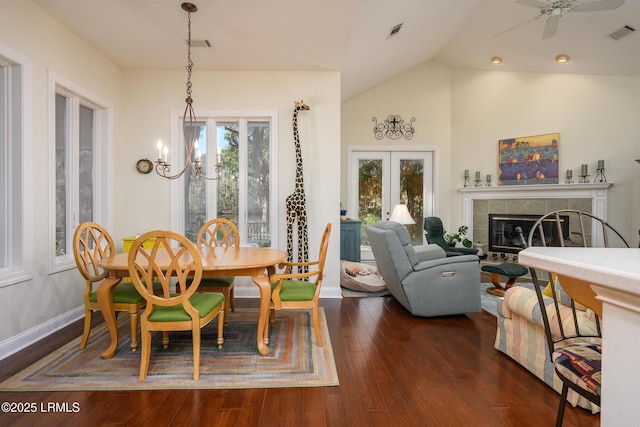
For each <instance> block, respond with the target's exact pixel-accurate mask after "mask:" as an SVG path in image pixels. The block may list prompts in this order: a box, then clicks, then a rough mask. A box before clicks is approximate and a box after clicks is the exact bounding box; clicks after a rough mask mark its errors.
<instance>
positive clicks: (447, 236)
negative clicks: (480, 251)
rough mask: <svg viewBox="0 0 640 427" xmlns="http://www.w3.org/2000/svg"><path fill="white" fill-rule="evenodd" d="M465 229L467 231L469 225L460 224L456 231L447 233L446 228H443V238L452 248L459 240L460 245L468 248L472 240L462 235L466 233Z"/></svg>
mask: <svg viewBox="0 0 640 427" xmlns="http://www.w3.org/2000/svg"><path fill="white" fill-rule="evenodd" d="M467 231H469V227H467V226H466V225H461V226H460V227H459V228H458V232H457V233H447V230H444V240H445V241H446V242H447V244H448V245H449V246H450V247H452V248H453V247H455V245H456V244H457V243H458V242H461V243H462V246H464V247H465V248H470V247H471V246H472V245H473V242H471V240H469V239H467V238H466V237H464V236H466V235H467Z"/></svg>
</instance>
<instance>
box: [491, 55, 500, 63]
mask: <svg viewBox="0 0 640 427" xmlns="http://www.w3.org/2000/svg"><path fill="white" fill-rule="evenodd" d="M491 63H492V64H502V58H500V57H499V56H494V57H493V58H491Z"/></svg>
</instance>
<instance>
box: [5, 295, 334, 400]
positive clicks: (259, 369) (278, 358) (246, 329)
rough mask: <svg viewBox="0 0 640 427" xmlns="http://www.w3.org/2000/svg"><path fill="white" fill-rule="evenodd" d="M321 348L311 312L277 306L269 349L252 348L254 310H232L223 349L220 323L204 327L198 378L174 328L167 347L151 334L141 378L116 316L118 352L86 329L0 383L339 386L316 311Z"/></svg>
mask: <svg viewBox="0 0 640 427" xmlns="http://www.w3.org/2000/svg"><path fill="white" fill-rule="evenodd" d="M320 310H321V311H320V315H321V332H322V340H323V343H324V347H319V346H318V345H317V343H316V339H315V334H314V333H313V327H312V326H311V317H310V313H307V312H305V311H284V310H283V311H278V312H276V322H275V325H274V326H273V327H271V328H270V330H269V342H270V344H269V348H270V349H271V353H270V354H269V355H268V356H266V357H263V356H260V355H259V354H258V350H257V348H256V328H257V322H258V311H257V309H237V310H236V311H235V312H231V315H230V322H229V324H228V325H226V326H225V329H224V346H223V348H222V349H218V348H217V346H216V337H217V321H216V320H214V321H212V322H211V323H210V324H209V325H207V326H206V327H205V328H204V329H203V330H202V343H201V352H200V379H199V380H198V381H194V380H193V347H192V341H191V332H171V333H170V334H169V339H170V343H169V348H168V349H166V350H165V349H163V348H162V343H161V340H162V335H161V333H154V334H153V342H152V348H151V358H150V365H149V374H148V376H147V379H146V380H145V381H144V382H139V381H138V374H139V371H140V353H139V352H135V353H133V352H131V349H130V339H129V332H128V329H129V317H128V316H126V315H121V316H119V319H118V327H119V337H120V340H119V342H118V352H117V353H116V355H115V357H113V358H112V359H109V360H104V359H102V358H101V357H100V353H101V352H102V351H104V349H105V348H106V347H107V340H108V333H107V328H106V326H105V325H104V324H102V325H99V326H98V327H96V328H94V330H92V331H91V336H90V337H89V343H88V344H87V347H86V348H85V349H84V350H80V349H79V348H78V346H79V343H80V338H77V339H75V340H73V341H72V342H70V343H68V344H66V345H65V346H63V347H62V348H60V349H58V350H56V351H55V352H53V353H51V354H50V355H48V356H47V357H45V358H44V359H42V360H40V361H39V362H37V363H35V364H33V365H32V366H30V367H29V368H27V369H25V370H24V371H22V372H20V373H19V374H17V375H15V376H13V377H11V378H9V379H8V380H6V381H5V382H3V383H1V384H0V390H17V391H28V390H34V391H35V390H38V391H49V390H51V391H57V390H152V389H185V388H186V389H189V388H191V389H196V388H198V389H236V388H271V387H320V386H335V385H338V375H337V372H336V366H335V361H334V359H333V350H332V348H331V341H330V339H329V334H328V332H327V324H326V319H325V315H324V310H322V308H321V309H320Z"/></svg>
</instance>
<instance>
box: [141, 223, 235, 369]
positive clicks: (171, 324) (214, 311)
mask: <svg viewBox="0 0 640 427" xmlns="http://www.w3.org/2000/svg"><path fill="white" fill-rule="evenodd" d="M153 238H155V242H154V243H153V246H152V247H151V248H150V249H145V248H144V247H143V244H144V243H145V242H146V241H148V240H150V239H153ZM129 274H130V276H131V280H132V281H133V285H134V286H135V288H136V289H137V290H138V292H140V294H141V295H142V296H143V297H144V299H145V300H146V301H147V306H146V308H145V310H144V311H143V312H142V314H141V316H140V321H141V325H140V328H141V337H142V351H141V354H140V376H139V379H140V381H144V380H145V378H146V377H147V372H148V370H149V358H150V355H151V332H152V331H163V332H166V331H191V333H192V340H193V379H194V380H195V381H197V380H198V379H199V378H200V330H201V328H203V327H204V326H206V325H207V324H208V323H209V322H211V321H212V320H213V319H214V318H215V317H216V316H217V317H218V339H217V345H218V348H221V347H222V344H223V342H224V339H223V335H222V334H223V328H224V316H223V312H224V296H223V295H221V294H214V293H196V290H197V289H198V286H199V285H200V280H201V279H202V257H201V255H200V251H199V250H198V249H197V248H196V247H195V245H194V244H193V243H192V242H191V241H189V239H187V238H186V237H184V236H182V235H181V234H178V233H175V232H173V231H169V230H157V231H150V232H148V233H145V234H143V235H142V236H140V237H139V238H138V239H136V240H135V242H133V245H132V246H131V249H130V250H129ZM189 277H191V278H192V279H191V284H190V286H189V285H187V280H188V279H189ZM172 278H175V280H176V283H175V288H176V289H175V290H174V289H173V287H172ZM154 281H156V282H159V283H160V285H161V287H162V291H161V292H160V293H159V294H158V295H156V294H154V290H153V285H149V284H152V283H153V282H154ZM163 346H164V347H165V348H166V347H167V346H168V341H167V340H165V339H163Z"/></svg>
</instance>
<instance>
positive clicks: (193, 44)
mask: <svg viewBox="0 0 640 427" xmlns="http://www.w3.org/2000/svg"><path fill="white" fill-rule="evenodd" d="M184 42H185V43H189V41H188V40H185V41H184ZM212 46H213V45H212V44H211V42H210V41H209V40H206V39H203V40H191V47H212Z"/></svg>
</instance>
